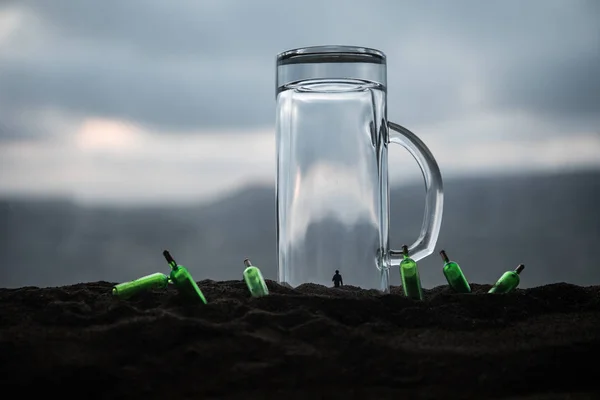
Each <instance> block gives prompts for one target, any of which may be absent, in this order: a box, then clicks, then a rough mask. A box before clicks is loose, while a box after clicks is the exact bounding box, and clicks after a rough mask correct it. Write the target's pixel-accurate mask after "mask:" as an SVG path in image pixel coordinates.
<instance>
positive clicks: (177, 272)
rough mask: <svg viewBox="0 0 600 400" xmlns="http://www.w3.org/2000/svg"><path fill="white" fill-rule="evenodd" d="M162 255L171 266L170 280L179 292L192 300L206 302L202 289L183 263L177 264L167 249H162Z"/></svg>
mask: <svg viewBox="0 0 600 400" xmlns="http://www.w3.org/2000/svg"><path fill="white" fill-rule="evenodd" d="M163 256H164V257H165V259H166V260H167V262H168V263H169V266H170V267H171V274H170V278H171V282H173V283H174V284H175V287H177V290H178V291H179V293H180V294H182V295H183V296H185V297H186V298H188V299H190V300H192V301H198V300H199V301H202V302H203V303H204V304H206V299H205V298H204V295H203V294H202V291H201V290H200V288H199V287H198V284H196V281H194V278H192V275H191V274H190V273H189V272H188V270H187V269H186V268H185V267H184V266H183V265H178V264H177V263H176V262H175V260H174V259H173V257H171V254H169V252H168V251H167V250H165V251H163Z"/></svg>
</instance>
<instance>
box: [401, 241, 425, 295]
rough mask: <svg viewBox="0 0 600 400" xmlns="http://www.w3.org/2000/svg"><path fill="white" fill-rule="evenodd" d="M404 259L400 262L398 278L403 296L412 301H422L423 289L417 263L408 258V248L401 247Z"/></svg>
mask: <svg viewBox="0 0 600 400" xmlns="http://www.w3.org/2000/svg"><path fill="white" fill-rule="evenodd" d="M402 254H403V255H404V259H403V260H402V261H401V262H400V276H402V288H403V289H404V294H405V295H406V297H409V298H411V299H414V300H423V289H422V288H421V278H420V277H419V269H418V267H417V262H416V261H415V260H413V259H412V258H410V257H409V256H408V246H406V245H404V246H402Z"/></svg>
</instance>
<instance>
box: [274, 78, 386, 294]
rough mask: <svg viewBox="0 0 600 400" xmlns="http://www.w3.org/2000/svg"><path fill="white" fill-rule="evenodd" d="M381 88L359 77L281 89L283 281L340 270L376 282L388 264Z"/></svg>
mask: <svg viewBox="0 0 600 400" xmlns="http://www.w3.org/2000/svg"><path fill="white" fill-rule="evenodd" d="M385 95H386V93H385V87H383V86H382V85H380V84H377V83H374V82H370V81H365V80H356V79H338V80H335V81H332V80H330V79H327V80H311V81H303V82H301V83H298V84H291V85H286V86H284V87H283V88H282V90H281V91H280V93H279V95H278V96H279V97H278V109H277V124H278V129H279V131H280V132H282V134H280V135H279V136H278V141H279V143H278V151H279V152H280V153H283V156H284V157H287V160H286V163H285V165H283V164H282V163H281V162H280V164H279V166H278V168H279V182H278V185H279V186H278V193H277V195H278V197H279V199H278V201H279V209H278V218H279V222H280V223H279V226H280V227H283V229H281V228H280V230H279V245H280V254H279V256H280V259H279V271H280V274H283V276H281V275H280V280H281V281H283V282H286V283H289V284H291V285H292V286H293V287H295V286H298V285H300V284H302V283H307V282H312V283H318V284H322V285H328V284H329V281H330V280H331V273H332V272H333V271H335V270H336V269H339V270H343V271H344V279H345V281H346V282H348V284H350V285H357V286H361V287H363V288H376V289H379V288H380V287H381V282H380V279H381V278H380V277H379V276H378V273H377V269H380V270H381V269H389V267H390V265H389V260H388V256H387V255H388V249H389V244H388V236H387V232H388V220H387V215H388V210H387V207H388V202H387V190H388V188H387V178H388V170H387V168H388V162H387V144H386V141H387V134H386V132H387V127H386V125H385V124H384V123H383V122H384V117H385V116H384V115H383V114H382V110H385V107H384V104H385ZM303 116H306V117H303ZM280 159H281V158H280ZM286 166H288V167H289V166H292V167H289V168H287V169H286ZM298 188H301V190H298ZM382 193H383V194H382ZM288 220H289V221H290V222H289V223H288ZM291 221H293V223H292V222H291ZM284 264H285V265H288V266H289V265H292V266H293V267H291V268H282V265H284Z"/></svg>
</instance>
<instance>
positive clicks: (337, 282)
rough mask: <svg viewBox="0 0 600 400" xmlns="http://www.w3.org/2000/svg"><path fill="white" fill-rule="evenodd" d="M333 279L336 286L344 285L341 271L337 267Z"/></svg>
mask: <svg viewBox="0 0 600 400" xmlns="http://www.w3.org/2000/svg"><path fill="white" fill-rule="evenodd" d="M331 280H332V281H333V286H335V287H340V286H344V281H343V280H342V276H341V275H340V271H338V270H337V269H336V270H335V275H333V278H332V279H331Z"/></svg>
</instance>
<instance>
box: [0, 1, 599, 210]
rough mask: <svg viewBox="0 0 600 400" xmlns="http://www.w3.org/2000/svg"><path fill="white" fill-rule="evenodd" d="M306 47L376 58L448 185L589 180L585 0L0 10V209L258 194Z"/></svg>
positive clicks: (395, 168) (595, 111)
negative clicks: (574, 174) (506, 178)
mask: <svg viewBox="0 0 600 400" xmlns="http://www.w3.org/2000/svg"><path fill="white" fill-rule="evenodd" d="M320 44H349V45H359V46H367V47H374V48H377V49H380V50H382V51H383V52H385V53H386V54H387V56H388V84H389V85H388V86H389V96H388V114H389V117H390V119H391V120H394V121H396V122H398V123H400V124H402V125H404V126H407V127H408V128H410V129H412V130H413V131H414V132H415V133H417V134H418V135H419V136H420V137H421V138H422V139H423V140H424V141H425V142H426V144H427V145H428V146H429V147H430V148H431V150H432V151H433V153H434V155H435V156H436V158H437V159H438V161H439V164H440V167H441V169H442V173H443V175H444V176H445V177H446V178H450V177H453V176H464V175H472V174H488V173H506V172H513V173H524V172H528V171H552V172H554V171H561V170H568V169H577V168H590V167H594V168H600V74H599V73H598V71H600V2H599V1H596V0H588V1H577V0H562V1H557V0H540V1H534V0H528V1H507V0H501V1H486V2H482V1H477V0H473V1H459V0H454V1H442V0H438V1H400V0H396V1H394V0H389V1H384V0H369V1H352V0H346V1H343V0H339V1H338V0H318V1H316V0H305V1H287V0H272V1H267V0H253V1H245V0H237V1H227V0H211V1H209V0H190V1H185V0H171V1H164V0H161V1H159V0H101V1H99V0H70V1H69V0H51V1H50V0H38V1H29V0H15V1H11V0H2V1H0V194H21V195H32V196H57V195H58V196H70V197H72V198H74V199H77V200H79V201H82V202H110V203H136V202H174V201H195V200H198V199H208V198H210V197H213V196H215V195H219V194H222V193H223V192H225V191H231V190H234V189H236V188H237V187H239V186H241V185H246V184H249V183H252V182H267V183H270V184H272V183H273V182H274V174H275V136H274V115H275V114H274V112H275V99H274V73H275V65H274V63H275V55H276V54H277V53H278V52H280V51H283V50H286V49H290V48H296V47H302V46H310V45H320ZM391 159H392V160H391V162H390V164H391V166H390V169H391V177H392V179H393V180H394V181H396V182H402V181H406V180H411V179H418V178H419V175H418V173H417V171H418V170H417V167H416V164H415V163H414V161H412V160H411V159H410V156H409V155H408V153H405V152H404V151H402V150H401V149H394V150H393V151H392V152H391ZM173 193H177V194H178V195H177V196H176V197H175V198H174V197H173V195H172V194H173Z"/></svg>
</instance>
